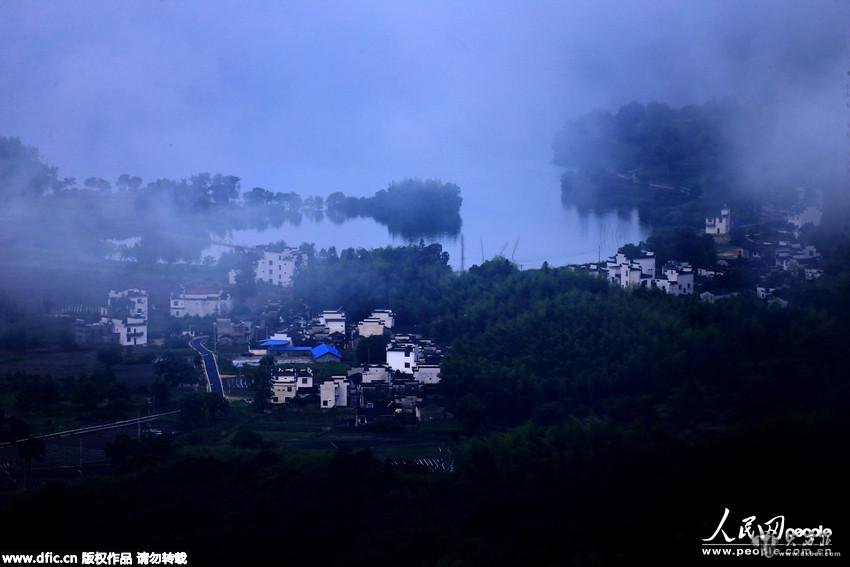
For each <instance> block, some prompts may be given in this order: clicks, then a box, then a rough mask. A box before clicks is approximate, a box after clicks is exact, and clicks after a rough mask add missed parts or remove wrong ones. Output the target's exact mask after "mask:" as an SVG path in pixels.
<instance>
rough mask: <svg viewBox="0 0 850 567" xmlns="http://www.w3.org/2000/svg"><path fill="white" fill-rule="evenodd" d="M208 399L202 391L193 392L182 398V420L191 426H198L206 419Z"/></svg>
mask: <svg viewBox="0 0 850 567" xmlns="http://www.w3.org/2000/svg"><path fill="white" fill-rule="evenodd" d="M206 409H207V408H206V401H205V398H204V395H203V394H202V393H200V392H193V393H192V394H189V395H188V396H186V397H185V398H183V399H182V400H180V421H182V422H183V423H184V425H186V426H189V427H197V426H198V425H200V424H201V423H203V421H204V412H205V411H206Z"/></svg>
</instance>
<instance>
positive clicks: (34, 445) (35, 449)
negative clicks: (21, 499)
mask: <svg viewBox="0 0 850 567" xmlns="http://www.w3.org/2000/svg"><path fill="white" fill-rule="evenodd" d="M15 448H16V449H17V450H18V456H19V457H20V458H21V459H22V460H23V461H24V463H26V467H27V473H26V478H25V481H24V490H26V489H27V488H29V483H30V478H31V477H32V463H33V461H38V462H41V461H43V460H44V454H45V450H46V448H45V446H44V441H42V440H41V439H38V438H36V437H27V438H26V439H24V440H23V441H18V442H17V443H15Z"/></svg>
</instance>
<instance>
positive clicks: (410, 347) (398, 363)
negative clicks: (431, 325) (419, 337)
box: [387, 340, 420, 374]
mask: <svg viewBox="0 0 850 567" xmlns="http://www.w3.org/2000/svg"><path fill="white" fill-rule="evenodd" d="M419 352H420V348H419V345H418V344H416V343H415V342H409V341H404V340H399V341H396V340H394V341H392V342H390V344H388V345H387V366H389V367H390V369H392V370H393V371H398V372H403V373H405V374H413V368H414V367H415V366H416V363H417V362H418V361H419Z"/></svg>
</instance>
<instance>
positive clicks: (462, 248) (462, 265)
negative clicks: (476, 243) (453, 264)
mask: <svg viewBox="0 0 850 567" xmlns="http://www.w3.org/2000/svg"><path fill="white" fill-rule="evenodd" d="M465 269H466V246H465V245H464V242H463V233H462V232H461V233H460V273H463V272H464V270H465Z"/></svg>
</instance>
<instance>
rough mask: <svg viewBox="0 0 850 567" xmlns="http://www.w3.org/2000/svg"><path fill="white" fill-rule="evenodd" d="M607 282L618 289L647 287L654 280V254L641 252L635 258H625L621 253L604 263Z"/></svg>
mask: <svg viewBox="0 0 850 567" xmlns="http://www.w3.org/2000/svg"><path fill="white" fill-rule="evenodd" d="M605 268H606V271H607V275H608V281H610V282H611V283H613V284H616V285H618V286H620V287H635V286H641V285H642V286H649V285H650V283H651V282H652V280H653V279H655V253H654V252H651V251H649V250H641V251H640V254H639V256H638V257H637V258H627V257H626V255H625V254H623V253H622V252H618V253H617V254H616V255H615V256H611V257H610V258H608V261H607V262H606V263H605Z"/></svg>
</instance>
